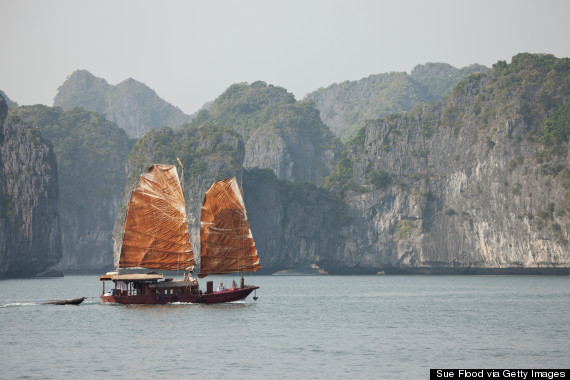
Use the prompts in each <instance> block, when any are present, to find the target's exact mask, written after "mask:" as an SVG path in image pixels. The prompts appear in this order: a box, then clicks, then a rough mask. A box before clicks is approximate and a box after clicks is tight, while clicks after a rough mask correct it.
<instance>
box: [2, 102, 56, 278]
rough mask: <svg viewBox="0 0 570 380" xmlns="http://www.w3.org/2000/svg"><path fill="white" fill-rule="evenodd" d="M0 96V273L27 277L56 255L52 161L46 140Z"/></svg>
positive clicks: (52, 259) (54, 180)
mask: <svg viewBox="0 0 570 380" xmlns="http://www.w3.org/2000/svg"><path fill="white" fill-rule="evenodd" d="M6 116H7V105H6V102H5V100H4V98H3V97H2V96H0V277H27V276H33V275H35V274H37V273H40V272H42V271H45V270H46V269H48V268H49V267H51V266H53V265H55V264H57V263H58V262H59V260H60V258H61V235H60V226H59V216H58V181H57V178H58V177H57V164H56V158H55V154H54V151H53V148H52V145H51V143H50V142H49V141H48V140H46V139H45V138H43V137H42V135H41V134H40V132H39V131H38V130H37V129H34V128H31V127H29V126H28V125H26V124H25V123H23V122H22V121H21V120H20V119H19V118H18V117H12V116H10V117H8V118H6Z"/></svg>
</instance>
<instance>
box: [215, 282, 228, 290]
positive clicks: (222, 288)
mask: <svg viewBox="0 0 570 380" xmlns="http://www.w3.org/2000/svg"><path fill="white" fill-rule="evenodd" d="M224 290H226V288H224V283H223V282H220V286H218V289H217V290H216V292H223V291H224Z"/></svg>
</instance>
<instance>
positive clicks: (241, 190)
mask: <svg viewBox="0 0 570 380" xmlns="http://www.w3.org/2000/svg"><path fill="white" fill-rule="evenodd" d="M240 192H241V198H242V199H243V172H242V173H241V186H240ZM240 225H241V221H240ZM240 252H241V250H240ZM240 258H241V254H240ZM240 276H241V280H240V286H241V288H242V289H243V288H245V280H244V278H243V270H242V271H241V272H240Z"/></svg>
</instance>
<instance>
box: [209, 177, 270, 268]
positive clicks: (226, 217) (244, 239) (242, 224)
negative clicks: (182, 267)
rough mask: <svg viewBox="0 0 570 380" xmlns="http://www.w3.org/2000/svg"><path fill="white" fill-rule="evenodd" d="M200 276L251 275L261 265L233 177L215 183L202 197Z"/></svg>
mask: <svg viewBox="0 0 570 380" xmlns="http://www.w3.org/2000/svg"><path fill="white" fill-rule="evenodd" d="M200 244H201V250H200V257H201V264H200V274H199V276H200V277H204V276H206V275H208V274H222V273H233V272H255V271H258V270H259V269H260V268H261V266H260V265H259V258H258V257H257V249H256V248H255V242H254V241H253V236H252V235H251V230H250V228H249V223H248V221H247V214H246V211H245V205H244V203H243V198H242V196H241V193H240V190H239V187H238V184H237V181H236V179H235V178H228V179H224V180H221V181H217V182H216V183H214V184H213V185H212V187H211V188H210V190H208V192H207V193H206V196H205V197H204V203H203V205H202V220H201V223H200Z"/></svg>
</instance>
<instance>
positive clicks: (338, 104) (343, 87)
mask: <svg viewBox="0 0 570 380" xmlns="http://www.w3.org/2000/svg"><path fill="white" fill-rule="evenodd" d="M476 71H480V72H486V71H488V68H486V67H485V66H481V65H477V64H475V65H471V66H468V67H464V68H462V69H456V68H454V67H452V66H450V65H448V64H444V63H428V64H426V65H418V66H416V67H415V68H414V70H413V71H412V74H411V75H408V74H407V73H396V72H392V73H388V74H378V75H371V76H369V77H367V78H363V79H361V80H358V81H346V82H343V83H340V84H333V85H331V86H329V87H327V88H324V89H319V90H317V91H314V92H312V93H310V94H308V95H307V96H306V97H305V99H304V100H310V101H312V102H314V104H315V106H316V108H318V109H319V111H320V112H321V118H322V120H323V122H324V123H325V124H326V125H328V126H329V127H330V128H331V130H332V131H333V133H334V134H335V135H336V136H338V137H340V138H341V140H342V141H344V142H347V141H348V140H350V139H351V138H353V137H354V136H355V135H356V134H357V132H358V130H359V129H360V128H362V127H363V125H364V122H365V121H366V120H368V119H379V118H382V117H384V116H387V115H390V114H394V113H398V112H403V111H408V110H410V109H412V108H414V107H415V106H417V105H419V104H423V103H428V102H432V101H436V100H439V99H441V98H442V97H444V96H446V95H448V94H449V93H450V92H451V90H452V88H453V87H454V86H455V85H456V84H457V83H458V82H459V81H461V80H462V79H463V78H465V77H466V76H468V75H469V74H471V73H473V72H476Z"/></svg>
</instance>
